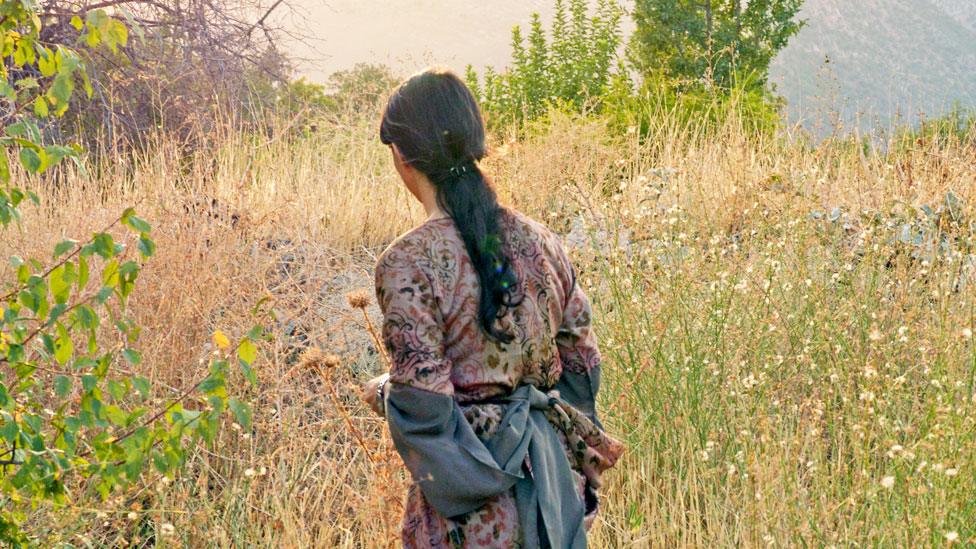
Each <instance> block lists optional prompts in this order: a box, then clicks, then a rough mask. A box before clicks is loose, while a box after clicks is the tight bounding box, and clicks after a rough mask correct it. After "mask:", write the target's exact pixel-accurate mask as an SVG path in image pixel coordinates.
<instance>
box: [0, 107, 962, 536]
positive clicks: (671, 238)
mask: <svg viewBox="0 0 976 549" xmlns="http://www.w3.org/2000/svg"><path fill="white" fill-rule="evenodd" d="M739 128H740V126H739V125H738V124H737V123H736V121H735V120H731V121H729V123H728V125H727V127H725V128H722V129H720V130H717V131H716V130H709V131H706V130H704V129H702V128H696V127H694V125H693V124H690V123H677V122H676V121H675V120H674V119H673V118H672V117H670V116H669V115H668V114H667V113H662V114H661V115H660V119H659V120H657V121H656V122H655V123H654V124H652V125H651V135H650V136H649V137H648V139H647V140H646V141H643V142H641V141H640V140H638V139H637V136H636V135H633V134H630V135H627V136H625V137H622V138H615V137H611V136H610V135H608V133H607V131H606V130H605V129H604V127H603V125H602V124H601V123H600V122H599V121H598V120H587V119H573V118H569V117H566V116H562V115H554V116H552V117H551V118H550V119H549V120H548V121H547V122H546V123H545V125H544V126H541V127H539V128H535V129H534V130H533V131H531V132H529V133H530V137H527V138H525V139H524V140H522V141H507V142H505V141H503V140H501V139H498V140H496V142H495V143H494V149H495V154H494V155H493V156H492V158H490V159H489V160H488V161H487V162H486V165H487V169H488V170H489V172H490V173H492V174H493V176H494V181H495V184H496V185H497V186H498V188H499V190H500V193H501V194H502V196H503V197H504V199H505V201H506V202H508V203H509V204H512V205H514V206H515V207H517V208H519V209H520V210H522V211H524V212H526V213H528V214H529V215H532V216H534V217H536V218H538V219H540V220H542V221H544V222H546V223H547V224H549V225H550V226H552V227H553V228H554V229H556V230H558V231H559V232H561V233H563V234H564V235H566V240H567V243H568V244H569V245H570V246H571V249H572V255H573V257H574V259H575V261H576V263H577V266H578V269H579V271H580V280H581V282H582V284H584V287H585V288H586V289H587V290H588V292H589V294H590V296H591V299H592V301H593V303H594V306H595V309H596V312H597V316H596V324H597V329H598V334H599V337H600V341H601V348H602V350H603V354H604V364H605V365H604V386H603V390H602V395H601V399H600V401H601V402H600V404H601V410H602V412H601V413H602V415H603V418H604V422H605V423H606V424H607V426H608V428H609V429H610V430H611V431H612V432H613V433H614V434H615V435H616V436H618V437H619V438H621V439H622V440H625V441H626V442H627V444H628V452H627V454H626V455H625V457H624V458H623V459H622V461H621V462H620V463H619V464H618V466H617V467H616V468H615V469H614V470H613V471H611V472H610V473H608V475H607V486H606V488H605V490H604V492H603V496H604V499H603V503H602V518H601V519H600V520H599V521H598V522H597V525H596V527H595V529H594V530H593V532H592V534H591V544H592V546H593V547H630V546H637V547H652V546H653V547H675V546H746V547H749V546H758V545H766V544H774V545H781V546H783V545H785V546H794V545H797V546H802V545H806V546H830V545H835V546H838V547H841V546H850V545H854V544H858V545H871V546H913V545H938V544H943V543H949V542H953V541H955V542H957V543H972V542H973V541H974V540H976V529H974V526H973V525H974V524H976V498H973V497H972V496H973V491H972V487H973V486H974V483H976V478H974V471H976V416H974V412H973V410H974V405H976V401H974V391H976V387H974V372H976V350H974V340H973V337H972V330H974V329H976V319H974V315H976V304H974V297H973V296H974V288H976V264H974V263H973V259H972V257H973V256H972V254H973V253H974V252H976V250H974V245H976V240H974V221H976V208H974V201H976V194H974V189H976V168H974V158H976V151H974V150H973V148H972V146H971V145H970V146H966V145H962V144H948V145H946V144H941V145H933V144H926V143H920V144H918V145H917V146H916V147H914V148H913V149H911V150H907V151H905V152H899V153H891V154H884V153H882V152H879V151H874V150H870V149H868V150H867V151H866V150H865V149H863V148H860V147H849V146H846V145H843V144H829V143H828V144H824V145H822V146H821V147H818V148H812V147H808V146H804V145H802V144H799V143H797V142H794V141H791V140H789V139H786V138H777V139H770V138H754V137H751V136H749V135H745V134H744V132H742V131H741V130H740V129H739ZM211 142H212V143H213V148H212V150H209V151H205V152H202V153H200V154H198V155H196V156H194V157H192V158H190V159H181V158H180V155H179V154H178V152H177V151H176V149H175V147H174V146H173V144H172V143H169V142H167V141H165V140H161V141H160V142H159V143H158V145H157V147H156V148H155V149H154V150H153V152H152V154H147V155H145V157H144V158H143V159H141V160H136V161H131V162H125V163H120V162H114V163H113V164H111V165H109V166H107V167H105V168H103V169H101V170H93V172H95V173H98V174H99V175H98V176H97V177H96V178H95V180H94V181H86V182H84V183H83V182H82V181H81V180H80V178H78V177H76V176H69V177H68V181H67V182H66V183H64V184H61V185H59V186H57V187H46V188H38V189H37V190H38V191H39V192H40V194H41V195H42V198H43V200H44V202H45V203H47V204H54V203H57V204H64V205H66V207H65V208H64V209H62V210H59V211H55V210H52V209H40V210H36V209H35V210H30V209H28V210H27V211H26V212H25V213H26V215H25V219H24V227H25V228H29V230H25V231H23V232H16V231H15V232H13V233H10V234H11V238H10V239H9V240H8V241H5V242H2V243H0V252H3V253H4V254H9V253H15V252H16V253H21V254H27V253H29V252H34V253H35V254H36V255H39V256H40V255H42V254H43V251H44V250H49V249H51V247H52V246H53V244H54V243H55V242H57V241H58V240H60V239H61V238H63V237H66V236H67V237H76V238H77V237H80V236H81V235H83V234H84V233H85V232H86V231H90V230H92V229H94V228H95V227H100V226H102V225H104V224H105V221H107V220H108V219H109V218H111V217H112V216H114V215H117V213H118V212H119V211H121V209H122V208H123V207H124V206H126V205H130V204H135V205H137V207H138V209H139V210H140V213H141V214H142V215H143V216H144V217H146V218H148V219H149V220H151V221H152V222H153V223H154V226H155V231H154V232H155V235H156V238H157V244H158V253H157V257H155V258H154V259H153V260H152V262H151V263H150V264H149V265H148V267H147V269H146V271H145V273H144V276H143V278H142V279H141V280H140V281H139V285H138V287H137V290H136V292H135V298H134V303H133V307H134V309H133V313H134V314H135V316H137V317H138V319H139V321H140V322H141V324H142V325H143V335H142V338H141V340H140V341H139V347H140V350H141V351H142V354H143V364H142V365H141V366H140V367H141V368H142V369H143V370H144V371H145V372H144V373H145V374H146V375H148V376H149V377H150V378H151V379H152V380H153V381H154V382H155V383H156V384H158V385H159V386H160V388H161V389H160V391H161V393H160V395H159V396H160V397H163V396H165V388H166V387H173V388H178V387H182V386H183V385H184V384H185V383H186V382H187V381H188V380H190V379H193V377H194V376H193V371H194V369H195V368H199V367H201V366H199V360H200V359H201V358H203V357H205V356H206V354H207V353H208V352H209V351H208V348H207V342H208V341H209V337H210V334H211V333H212V331H213V329H214V328H216V327H218V326H219V327H220V328H221V329H223V330H225V331H227V332H228V333H229V334H230V333H232V332H233V331H234V330H235V329H237V330H240V331H241V332H242V333H243V331H246V329H247V328H248V327H249V318H248V316H247V314H246V312H247V310H248V309H249V307H251V306H252V305H254V303H256V302H257V301H258V300H259V299H261V298H262V297H264V296H266V295H270V296H271V297H272V300H273V306H274V308H275V310H276V311H277V314H278V318H279V322H278V323H277V324H276V325H275V326H273V327H272V331H273V333H274V334H275V341H274V342H272V343H271V344H269V346H268V347H267V348H266V349H265V353H264V356H263V359H262V364H261V366H260V373H259V379H260V382H261V383H260V386H259V388H258V389H257V390H255V391H252V392H251V394H250V395H249V397H250V398H251V399H253V400H254V402H255V422H256V425H255V428H254V429H253V430H252V431H250V432H244V431H242V430H235V429H233V428H230V429H229V430H227V431H226V433H225V434H224V435H222V437H221V439H220V441H219V443H218V444H217V445H215V446H214V447H213V448H207V449H201V450H200V451H198V452H196V453H195V455H194V457H193V459H192V460H191V461H190V462H189V463H188V464H187V470H186V474H185V476H183V477H182V478H180V479H177V480H176V481H174V482H165V481H163V480H161V479H156V478H150V479H149V481H148V482H147V483H146V485H145V486H141V487H137V488H136V489H133V490H132V491H131V492H128V493H126V494H124V495H120V496H119V497H118V498H116V499H113V500H112V501H109V502H107V503H101V502H97V501H93V500H90V499H88V498H85V497H84V495H83V494H76V503H77V504H78V505H77V506H74V507H72V508H71V509H69V510H68V511H64V512H60V514H59V516H60V517H61V519H62V520H60V521H59V526H51V527H50V528H51V530H52V531H53V532H55V533H54V534H52V539H63V540H66V541H71V542H72V543H75V544H78V543H83V542H85V541H86V540H87V541H88V542H90V543H92V544H95V545H98V544H113V543H116V544H120V545H123V546H124V545H125V544H128V543H132V544H137V545H138V544H150V543H152V542H155V543H161V542H166V543H168V544H170V545H177V546H178V545H191V546H225V547H230V546H273V547H308V546H317V547H386V546H393V545H395V543H396V539H397V528H398V522H399V518H400V513H401V511H400V507H399V498H400V496H401V495H402V493H403V490H404V489H405V486H406V482H407V479H406V478H405V476H404V472H403V469H402V465H401V464H400V462H399V458H398V457H397V455H396V453H395V452H394V451H393V449H392V445H391V444H390V442H389V440H388V436H387V435H386V434H385V426H384V425H383V423H382V421H381V420H379V419H377V418H375V417H373V416H372V414H371V413H370V412H369V411H368V410H367V409H366V408H365V406H364V405H363V404H362V403H361V402H360V401H359V399H358V392H357V391H358V389H357V384H358V383H359V382H360V381H362V380H364V379H366V378H367V377H368V376H369V375H371V374H372V373H375V372H378V371H379V370H380V369H381V368H382V366H381V362H380V360H379V357H378V355H377V353H376V349H375V348H374V346H373V344H372V342H371V340H370V338H369V335H368V334H367V332H366V329H365V326H364V325H363V319H362V315H361V313H360V312H359V311H354V310H352V309H351V308H350V307H349V305H348V304H347V303H346V297H345V296H346V294H347V293H348V292H349V291H350V290H355V289H360V288H366V289H367V290H369V289H371V287H372V278H371V276H372V273H371V268H372V265H373V261H374V260H375V257H376V254H377V253H378V252H379V251H381V249H382V248H383V246H385V244H386V243H388V242H389V241H390V240H392V239H393V238H394V237H395V236H396V235H397V234H399V233H400V232H402V231H404V230H406V229H407V228H409V227H410V226H411V225H412V224H413V223H416V222H417V221H419V220H420V219H422V217H423V215H422V212H421V210H420V208H419V206H418V205H416V204H414V203H413V201H412V200H411V199H410V197H409V195H408V194H407V192H406V191H405V190H403V189H402V187H401V186H400V185H399V184H398V181H397V179H396V174H395V172H394V171H393V170H392V166H391V163H390V158H389V156H388V154H389V153H388V151H387V150H386V149H385V148H384V147H382V145H380V144H379V143H378V140H377V139H376V136H375V124H373V121H372V120H357V119H351V120H349V121H348V122H347V123H343V124H335V125H329V126H326V127H322V128H321V129H320V130H319V131H318V132H316V133H312V134H310V135H307V136H304V137H297V136H294V135H287V134H284V133H283V134H281V135H272V136H270V137H269V136H260V137H255V136H247V135H242V134H239V133H235V132H232V131H226V132H223V133H221V134H216V135H214V136H212V140H211ZM950 191H951V192H952V193H953V194H952V195H951V196H953V197H955V199H956V200H957V202H955V203H953V204H955V206H954V207H955V208H956V209H957V210H958V212H956V213H951V212H950V213H946V212H947V211H948V210H949V209H951V208H950V207H949V206H948V202H947V196H948V193H949V192H950ZM214 200H216V202H214ZM950 202H951V199H950ZM923 205H925V206H930V207H931V208H932V210H933V215H935V214H937V210H938V209H939V208H940V207H942V208H943V210H945V211H944V212H943V214H942V217H940V218H938V219H936V220H934V221H933V219H934V218H933V217H932V216H929V215H928V214H926V213H925V212H924V211H922V210H921V207H922V206H923ZM950 214H951V215H950ZM953 216H956V217H953ZM906 226H907V227H908V237H907V239H905V238H901V237H902V236H903V233H904V231H905V227H906ZM919 234H921V235H922V236H921V237H918V238H917V235H919ZM943 242H944V243H945V244H943ZM932 243H934V244H932ZM930 244H932V246H930ZM2 269H8V270H9V267H2V268H0V270H2ZM3 273H4V274H9V272H7V271H3ZM368 311H369V313H370V314H371V315H372V318H373V319H374V322H375V321H376V320H378V311H377V310H376V308H375V306H371V307H370V308H369V309H368ZM309 345H311V346H315V347H317V348H319V349H321V351H322V353H324V354H327V355H336V356H337V357H338V359H339V361H340V364H339V365H338V366H336V367H331V368H320V367H311V366H309V365H310V364H312V363H313V362H315V363H316V364H317V363H318V362H316V361H311V360H306V361H300V360H299V357H300V356H301V353H302V349H303V348H304V347H306V346H309ZM330 361H333V362H334V360H333V359H330ZM319 362H321V361H319ZM329 387H331V389H330V388H329ZM340 410H341V413H340ZM350 422H351V423H352V424H353V425H354V428H355V430H356V431H357V432H358V433H354V432H352V429H350V427H349V425H350ZM357 434H358V435H361V438H362V439H363V440H360V438H358V437H357ZM48 519H49V515H45V514H44V513H43V512H39V513H38V515H37V517H36V519H35V520H36V522H37V523H38V524H42V523H43V524H48V523H49V520H48ZM120 540H124V542H125V543H123V542H122V541H120Z"/></svg>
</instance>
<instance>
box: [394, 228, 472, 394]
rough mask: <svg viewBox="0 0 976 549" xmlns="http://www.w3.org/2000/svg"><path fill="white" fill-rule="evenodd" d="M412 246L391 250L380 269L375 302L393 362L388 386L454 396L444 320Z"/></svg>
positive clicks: (404, 243) (397, 247)
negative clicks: (395, 385)
mask: <svg viewBox="0 0 976 549" xmlns="http://www.w3.org/2000/svg"><path fill="white" fill-rule="evenodd" d="M410 248H411V242H409V241H401V242H399V243H397V244H394V245H393V246H391V247H390V248H389V249H388V250H387V251H386V252H384V253H383V255H382V256H381V257H380V259H379V261H378V262H377V265H376V299H377V302H378V303H379V305H380V310H381V311H382V312H383V327H382V337H383V343H384V346H385V347H386V351H387V354H388V355H389V357H390V361H391V362H392V367H391V369H390V381H392V382H395V383H403V384H405V385H409V386H412V387H415V388H418V389H425V390H427V391H431V392H434V393H440V394H446V395H453V394H454V387H453V385H452V384H451V365H450V362H449V361H448V360H447V359H446V358H445V356H444V328H443V320H442V318H441V315H440V313H439V311H438V310H437V300H436V299H435V297H434V288H433V285H432V284H433V283H432V280H431V277H429V276H428V274H427V272H425V270H424V269H423V262H422V261H421V260H420V259H421V258H420V257H418V254H417V253H415V251H413V250H411V249H410Z"/></svg>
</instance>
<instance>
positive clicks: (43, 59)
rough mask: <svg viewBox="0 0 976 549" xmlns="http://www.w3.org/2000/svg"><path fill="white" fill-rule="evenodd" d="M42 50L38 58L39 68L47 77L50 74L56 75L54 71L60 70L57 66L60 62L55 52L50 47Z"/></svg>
mask: <svg viewBox="0 0 976 549" xmlns="http://www.w3.org/2000/svg"><path fill="white" fill-rule="evenodd" d="M40 52H41V54H40V56H38V59H37V68H38V70H40V71H41V75H42V76H44V77H45V78H47V77H49V76H54V73H56V72H57V70H58V68H57V65H58V64H57V61H56V58H55V56H54V53H53V52H51V50H49V49H48V48H41V50H40Z"/></svg>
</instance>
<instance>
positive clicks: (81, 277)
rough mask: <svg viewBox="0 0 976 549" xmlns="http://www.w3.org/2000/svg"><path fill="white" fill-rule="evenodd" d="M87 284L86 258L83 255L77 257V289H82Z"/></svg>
mask: <svg viewBox="0 0 976 549" xmlns="http://www.w3.org/2000/svg"><path fill="white" fill-rule="evenodd" d="M87 285H88V260H86V259H85V258H84V256H82V257H79V258H78V289H79V290H83V289H84V288H85V286H87Z"/></svg>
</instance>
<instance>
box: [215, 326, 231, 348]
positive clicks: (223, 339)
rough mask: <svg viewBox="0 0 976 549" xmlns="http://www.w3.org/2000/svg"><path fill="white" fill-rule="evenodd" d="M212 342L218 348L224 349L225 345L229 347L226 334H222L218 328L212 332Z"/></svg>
mask: <svg viewBox="0 0 976 549" xmlns="http://www.w3.org/2000/svg"><path fill="white" fill-rule="evenodd" d="M213 342H214V345H216V346H217V348H219V349H226V348H227V347H230V340H229V339H227V336H225V335H224V332H221V331H220V330H217V331H216V332H214V335H213Z"/></svg>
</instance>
